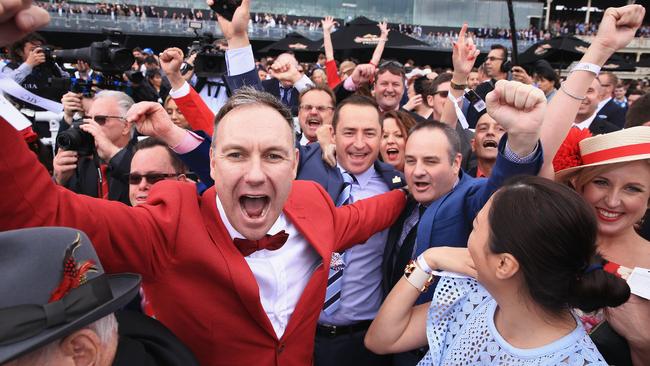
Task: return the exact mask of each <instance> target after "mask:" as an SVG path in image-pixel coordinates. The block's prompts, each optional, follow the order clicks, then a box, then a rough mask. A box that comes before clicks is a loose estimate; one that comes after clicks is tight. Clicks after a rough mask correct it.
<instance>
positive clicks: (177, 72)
mask: <svg viewBox="0 0 650 366" xmlns="http://www.w3.org/2000/svg"><path fill="white" fill-rule="evenodd" d="M159 59H160V67H161V68H162V69H163V71H164V72H165V75H167V78H168V79H169V82H170V84H171V85H172V88H173V89H178V88H180V87H181V86H183V83H185V79H184V78H183V75H181V65H182V64H183V51H182V50H181V49H180V48H176V47H173V48H168V49H166V50H165V51H163V52H162V53H161V54H160V57H159Z"/></svg>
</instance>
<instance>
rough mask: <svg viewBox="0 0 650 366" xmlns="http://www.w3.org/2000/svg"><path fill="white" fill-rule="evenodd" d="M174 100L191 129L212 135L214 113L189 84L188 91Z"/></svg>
mask: <svg viewBox="0 0 650 366" xmlns="http://www.w3.org/2000/svg"><path fill="white" fill-rule="evenodd" d="M174 102H176V105H177V106H178V109H180V111H181V113H183V116H185V119H187V122H189V123H190V126H191V127H192V129H193V130H203V131H205V133H207V134H208V135H210V136H212V130H213V129H214V113H212V111H211V110H210V107H208V105H207V104H205V102H204V101H203V99H201V96H200V95H199V94H198V93H197V92H196V90H194V88H193V87H192V86H191V85H190V93H189V94H187V95H186V96H184V97H180V98H174Z"/></svg>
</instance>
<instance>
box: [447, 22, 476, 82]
mask: <svg viewBox="0 0 650 366" xmlns="http://www.w3.org/2000/svg"><path fill="white" fill-rule="evenodd" d="M466 34H467V23H465V24H463V27H462V28H461V29H460V33H458V40H457V41H456V42H455V43H454V46H453V51H452V54H451V60H452V62H453V65H454V82H456V83H457V84H459V82H460V84H465V83H466V82H467V76H468V75H469V73H470V72H471V71H472V68H473V67H474V63H475V62H476V57H477V56H478V55H479V53H481V51H479V50H478V49H477V48H476V45H475V44H474V41H473V40H472V38H471V37H466ZM457 77H458V79H457ZM461 79H462V80H461Z"/></svg>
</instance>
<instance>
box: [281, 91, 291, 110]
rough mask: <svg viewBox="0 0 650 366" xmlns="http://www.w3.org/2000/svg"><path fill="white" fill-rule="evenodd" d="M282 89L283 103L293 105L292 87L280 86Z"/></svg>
mask: <svg viewBox="0 0 650 366" xmlns="http://www.w3.org/2000/svg"><path fill="white" fill-rule="evenodd" d="M280 89H282V92H283V93H282V104H284V105H286V106H287V107H291V104H290V103H291V89H293V87H291V88H285V87H280Z"/></svg>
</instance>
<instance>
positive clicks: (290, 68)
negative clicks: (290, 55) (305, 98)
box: [269, 59, 302, 85]
mask: <svg viewBox="0 0 650 366" xmlns="http://www.w3.org/2000/svg"><path fill="white" fill-rule="evenodd" d="M269 71H270V73H271V76H272V77H274V78H276V79H278V80H279V81H281V82H282V83H283V84H284V85H293V84H295V83H296V82H297V81H298V80H300V78H301V77H302V74H301V73H300V71H298V68H296V64H295V62H294V61H293V60H290V59H279V60H276V61H275V62H274V63H273V65H271V68H270V70H269Z"/></svg>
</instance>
